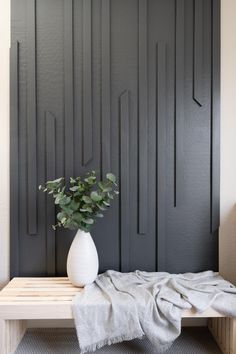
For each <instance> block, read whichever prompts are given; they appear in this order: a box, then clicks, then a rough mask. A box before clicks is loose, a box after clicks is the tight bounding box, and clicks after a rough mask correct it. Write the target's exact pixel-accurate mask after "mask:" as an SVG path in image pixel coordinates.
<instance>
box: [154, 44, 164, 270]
mask: <svg viewBox="0 0 236 354" xmlns="http://www.w3.org/2000/svg"><path fill="white" fill-rule="evenodd" d="M156 72H157V78H156V113H157V269H158V271H164V270H165V267H166V230H165V211H166V210H165V208H166V43H165V42H161V41H160V42H159V43H157V48H156Z"/></svg>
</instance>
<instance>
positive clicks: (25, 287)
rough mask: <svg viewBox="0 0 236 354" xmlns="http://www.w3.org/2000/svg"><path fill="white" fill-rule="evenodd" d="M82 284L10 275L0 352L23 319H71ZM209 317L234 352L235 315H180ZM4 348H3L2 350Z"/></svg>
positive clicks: (1, 312)
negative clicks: (232, 316)
mask: <svg viewBox="0 0 236 354" xmlns="http://www.w3.org/2000/svg"><path fill="white" fill-rule="evenodd" d="M81 291H83V289H82V288H77V287H75V286H73V285H72V284H71V283H70V281H69V279H68V278H65V277H60V278H52V277H50V278H36V277H34V278H14V279H13V280H12V281H11V282H10V283H9V284H8V285H7V286H6V287H5V288H4V289H3V290H2V291H1V292H0V326H1V327H0V332H1V337H0V338H1V346H2V347H0V348H1V351H0V354H9V353H11V350H12V348H15V346H16V345H17V343H19V340H20V339H21V337H22V335H23V333H24V328H25V327H24V326H25V320H31V319H48V320H49V319H73V314H72V306H71V305H72V301H73V298H74V296H75V295H76V294H78V293H79V292H81ZM194 317H195V318H204V317H205V318H209V319H210V320H209V329H210V331H211V332H212V334H213V336H214V338H215V340H216V342H217V343H218V345H219V346H220V348H221V349H222V351H223V353H224V354H236V322H235V321H236V319H229V318H225V316H222V315H221V314H220V313H218V312H217V311H215V310H213V309H212V308H209V309H207V310H206V311H204V312H203V313H198V312H196V311H194V310H193V309H191V310H185V311H183V313H182V318H194ZM4 350H5V351H4Z"/></svg>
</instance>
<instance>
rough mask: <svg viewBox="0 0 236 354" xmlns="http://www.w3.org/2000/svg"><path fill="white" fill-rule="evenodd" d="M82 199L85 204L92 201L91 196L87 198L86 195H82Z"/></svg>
mask: <svg viewBox="0 0 236 354" xmlns="http://www.w3.org/2000/svg"><path fill="white" fill-rule="evenodd" d="M82 200H83V201H84V202H85V203H86V204H91V203H92V200H91V198H89V197H88V196H87V195H83V197H82Z"/></svg>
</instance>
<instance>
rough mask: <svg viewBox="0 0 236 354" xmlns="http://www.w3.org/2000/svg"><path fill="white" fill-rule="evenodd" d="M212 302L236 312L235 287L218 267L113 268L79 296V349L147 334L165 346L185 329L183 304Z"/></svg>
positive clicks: (198, 307)
mask: <svg viewBox="0 0 236 354" xmlns="http://www.w3.org/2000/svg"><path fill="white" fill-rule="evenodd" d="M209 307H212V308H213V309H215V310H216V311H218V312H220V313H222V314H223V315H226V316H236V288H235V287H234V286H233V285H232V284H230V283H229V282H227V281H225V280H224V279H223V278H222V277H221V276H220V275H219V274H218V273H214V272H212V271H207V272H202V273H186V274H169V273H154V272H153V273H148V272H141V271H136V272H132V273H119V272H116V271H111V270H109V271H107V272H106V273H104V274H101V275H99V276H98V277H97V279H96V281H95V282H94V283H93V284H91V285H88V286H86V287H85V289H84V291H82V292H81V293H79V294H78V295H76V296H75V299H74V304H73V314H74V319H75V325H76V330H77V336H78V339H79V344H80V349H81V353H86V352H91V351H94V350H96V349H98V348H100V347H102V346H104V345H107V344H112V343H117V342H121V341H124V340H131V339H134V338H141V337H142V336H144V335H146V336H147V338H148V339H149V340H150V341H151V343H152V344H153V345H154V347H155V350H156V351H157V352H163V351H165V350H167V349H168V348H169V347H170V346H171V344H172V343H173V341H174V340H175V339H176V338H177V337H178V336H179V334H180V332H181V314H182V312H183V310H186V309H191V308H193V309H194V310H196V311H197V312H199V313H201V312H203V311H205V310H206V309H208V308H209Z"/></svg>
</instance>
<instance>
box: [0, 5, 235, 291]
mask: <svg viewBox="0 0 236 354" xmlns="http://www.w3.org/2000/svg"><path fill="white" fill-rule="evenodd" d="M235 34H236V0H222V94H221V97H222V105H221V109H222V112H221V113H222V115H221V117H222V123H221V229H220V270H221V272H222V274H223V275H224V276H225V277H227V278H228V279H230V280H232V281H234V282H235V283H236V207H235V202H236V187H235V185H236V40H235ZM0 35H1V40H0V124H1V125H0V144H1V145H0V166H1V168H0V285H3V284H4V283H5V282H6V281H7V279H8V277H9V43H10V0H0Z"/></svg>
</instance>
